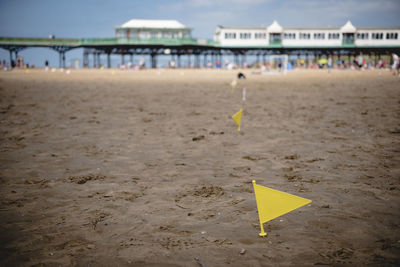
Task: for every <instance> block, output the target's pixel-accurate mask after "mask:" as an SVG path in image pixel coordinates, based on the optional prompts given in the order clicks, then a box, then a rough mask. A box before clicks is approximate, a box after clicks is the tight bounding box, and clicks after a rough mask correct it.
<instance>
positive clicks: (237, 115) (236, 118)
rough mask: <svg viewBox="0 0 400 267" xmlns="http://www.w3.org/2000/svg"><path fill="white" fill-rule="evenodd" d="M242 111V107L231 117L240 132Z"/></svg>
mask: <svg viewBox="0 0 400 267" xmlns="http://www.w3.org/2000/svg"><path fill="white" fill-rule="evenodd" d="M242 111H243V109H240V110H239V111H238V112H237V113H236V114H234V115H233V116H232V119H233V120H234V121H235V122H236V124H237V125H238V131H239V132H240V122H241V121H242Z"/></svg>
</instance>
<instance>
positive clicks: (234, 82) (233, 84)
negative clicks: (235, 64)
mask: <svg viewBox="0 0 400 267" xmlns="http://www.w3.org/2000/svg"><path fill="white" fill-rule="evenodd" d="M230 85H231V86H232V92H233V91H234V90H235V88H236V85H237V81H236V80H233V81H232V82H231V83H230Z"/></svg>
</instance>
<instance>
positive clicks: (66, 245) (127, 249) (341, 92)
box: [0, 69, 400, 267]
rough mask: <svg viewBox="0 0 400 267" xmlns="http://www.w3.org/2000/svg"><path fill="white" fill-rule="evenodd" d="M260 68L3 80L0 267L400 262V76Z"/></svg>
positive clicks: (18, 75)
mask: <svg viewBox="0 0 400 267" xmlns="http://www.w3.org/2000/svg"><path fill="white" fill-rule="evenodd" d="M252 71H254V70H244V71H243V72H244V73H245V75H246V76H247V79H246V80H240V81H239V83H238V86H237V88H236V89H235V90H234V91H233V90H232V89H231V87H230V85H229V83H230V82H231V81H232V80H233V79H234V78H235V76H236V74H237V71H227V70H221V71H217V70H144V71H120V70H115V71H111V70H71V73H70V74H66V73H65V72H59V71H57V72H55V73H53V72H45V71H44V70H42V69H37V70H30V71H29V73H27V72H25V70H19V71H18V70H16V71H12V72H5V71H1V72H0V131H1V134H0V138H1V142H0V185H1V186H0V193H1V194H0V235H1V243H0V265H1V266H193V267H196V266H197V267H199V266H201V264H203V265H204V266H206V267H210V266H312V265H330V266H332V265H333V266H369V265H371V266H398V265H400V78H399V77H395V76H393V75H391V73H390V72H389V71H387V70H382V71H378V70H373V71H372V70H371V71H339V70H335V71H333V72H332V73H330V74H328V72H327V71H326V70H314V71H307V70H298V71H292V72H289V73H288V74H287V75H256V74H252ZM243 87H245V88H246V89H247V94H246V96H247V98H246V102H245V105H244V113H243V118H242V120H243V125H242V131H241V132H238V131H237V127H236V125H235V122H234V121H233V120H232V118H231V116H232V115H233V114H234V113H236V112H237V111H238V110H239V109H240V108H241V107H242V91H241V89H242V88H243ZM253 179H254V180H256V181H257V184H259V185H264V186H268V187H270V188H273V189H277V190H280V191H284V192H288V193H291V194H295V195H298V196H301V197H304V198H308V199H311V200H312V203H311V204H309V205H307V206H304V207H302V208H300V209H297V210H295V211H293V212H291V213H288V214H286V215H284V216H282V217H279V218H277V219H275V220H272V221H270V222H268V223H266V224H265V225H264V227H265V230H266V232H267V233H268V235H267V237H265V238H261V237H259V236H258V234H259V231H260V228H259V222H258V215H257V206H256V202H255V197H254V192H253V186H252V183H251V181H252V180H253ZM195 258H196V259H197V260H196V259H195Z"/></svg>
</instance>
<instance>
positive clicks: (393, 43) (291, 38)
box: [214, 21, 400, 49]
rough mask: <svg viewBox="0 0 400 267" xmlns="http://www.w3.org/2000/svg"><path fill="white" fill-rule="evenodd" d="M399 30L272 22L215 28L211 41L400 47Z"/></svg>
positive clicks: (255, 44) (241, 44)
mask: <svg viewBox="0 0 400 267" xmlns="http://www.w3.org/2000/svg"><path fill="white" fill-rule="evenodd" d="M399 37H400V27H374V28H372V27H355V26H354V25H353V24H352V23H351V22H350V21H348V22H347V23H346V24H345V25H343V26H342V27H327V28H322V27H317V28H302V27H282V26H281V25H279V23H278V22H277V21H274V22H273V23H272V24H271V25H270V26H268V27H227V26H217V28H216V29H215V31H214V41H216V42H219V44H220V46H223V47H232V48H234V47H248V48H252V47H254V48H257V47H260V48H262V47H282V48H299V49H302V48H304V49H306V48H340V47H343V48H346V47H360V48H363V47H385V46H387V47H399V46H400V38H399Z"/></svg>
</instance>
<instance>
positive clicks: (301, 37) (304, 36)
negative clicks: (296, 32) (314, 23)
mask: <svg viewBox="0 0 400 267" xmlns="http://www.w3.org/2000/svg"><path fill="white" fill-rule="evenodd" d="M299 37H300V39H305V40H308V39H311V34H310V33H300V36H299Z"/></svg>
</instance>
